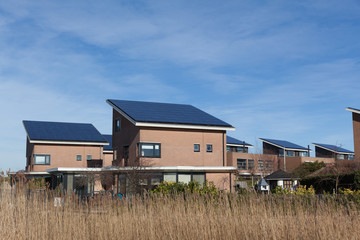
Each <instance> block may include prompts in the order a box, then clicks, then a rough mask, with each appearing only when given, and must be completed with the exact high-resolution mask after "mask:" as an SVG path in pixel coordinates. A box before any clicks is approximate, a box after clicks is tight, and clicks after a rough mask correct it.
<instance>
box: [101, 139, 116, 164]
mask: <svg viewBox="0 0 360 240" xmlns="http://www.w3.org/2000/svg"><path fill="white" fill-rule="evenodd" d="M103 137H104V138H105V139H106V141H107V142H108V143H109V145H104V147H103V153H104V163H103V166H104V167H107V166H111V165H112V161H113V160H114V151H113V148H112V135H111V134H103Z"/></svg>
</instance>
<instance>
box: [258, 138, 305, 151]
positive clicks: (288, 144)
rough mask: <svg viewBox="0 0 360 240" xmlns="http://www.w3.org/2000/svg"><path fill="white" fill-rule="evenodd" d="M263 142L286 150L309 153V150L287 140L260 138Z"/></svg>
mask: <svg viewBox="0 0 360 240" xmlns="http://www.w3.org/2000/svg"><path fill="white" fill-rule="evenodd" d="M259 139H260V140H261V141H264V142H266V143H269V144H271V145H274V146H276V147H280V148H285V149H294V150H300V151H308V149H307V148H305V147H302V146H300V145H297V144H295V143H292V142H288V141H285V140H276V139H269V138H259Z"/></svg>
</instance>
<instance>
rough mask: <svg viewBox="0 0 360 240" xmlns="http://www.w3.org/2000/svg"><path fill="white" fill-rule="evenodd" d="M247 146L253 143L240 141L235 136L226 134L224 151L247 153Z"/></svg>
mask: <svg viewBox="0 0 360 240" xmlns="http://www.w3.org/2000/svg"><path fill="white" fill-rule="evenodd" d="M249 147H250V148H252V147H253V145H251V144H249V143H247V142H245V141H241V140H238V139H236V138H233V137H230V136H228V135H227V136H226V151H227V152H241V153H248V152H249Z"/></svg>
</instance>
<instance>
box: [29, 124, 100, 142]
mask: <svg viewBox="0 0 360 240" xmlns="http://www.w3.org/2000/svg"><path fill="white" fill-rule="evenodd" d="M23 124H24V127H25V130H26V132H27V134H28V137H29V139H30V140H43V141H65V142H100V143H107V141H106V139H105V138H104V137H103V136H102V135H101V134H100V133H99V131H98V130H97V129H96V128H95V127H94V126H93V125H92V124H90V123H65V122H42V121H23Z"/></svg>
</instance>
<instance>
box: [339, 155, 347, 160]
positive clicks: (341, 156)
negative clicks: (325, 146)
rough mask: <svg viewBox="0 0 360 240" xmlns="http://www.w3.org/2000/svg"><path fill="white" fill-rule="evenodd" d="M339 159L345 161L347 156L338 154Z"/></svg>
mask: <svg viewBox="0 0 360 240" xmlns="http://www.w3.org/2000/svg"><path fill="white" fill-rule="evenodd" d="M337 159H340V160H344V159H345V155H344V154H338V155H337Z"/></svg>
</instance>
